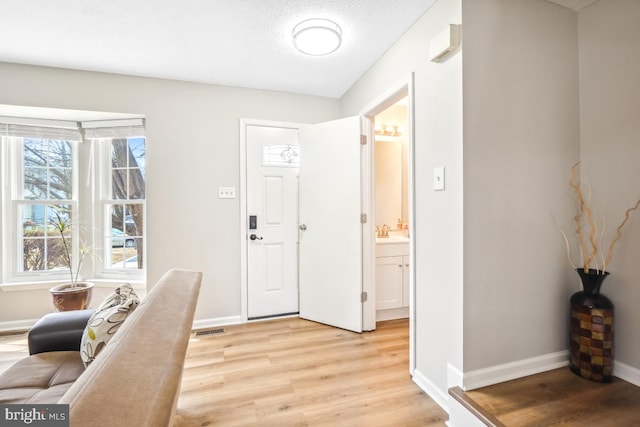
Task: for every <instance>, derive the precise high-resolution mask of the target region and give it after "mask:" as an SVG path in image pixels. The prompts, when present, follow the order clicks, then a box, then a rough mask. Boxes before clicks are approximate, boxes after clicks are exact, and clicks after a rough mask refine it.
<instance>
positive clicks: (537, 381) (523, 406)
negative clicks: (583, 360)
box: [462, 367, 640, 427]
mask: <svg viewBox="0 0 640 427" xmlns="http://www.w3.org/2000/svg"><path fill="white" fill-rule="evenodd" d="M462 395H463V398H465V397H466V398H467V399H470V400H471V402H470V403H471V404H472V405H473V404H475V405H476V408H477V409H479V410H480V411H481V412H482V413H483V414H484V415H485V416H487V418H488V422H487V424H488V425H493V426H496V427H502V426H518V427H539V426H547V427H550V426H563V427H573V426H575V427H633V426H640V387H636V386H635V385H633V384H631V383H628V382H626V381H623V380H621V379H619V378H614V379H613V382H612V383H609V384H601V383H596V382H593V381H589V380H586V379H584V378H581V377H579V376H577V375H575V374H574V373H572V372H571V371H570V370H569V368H568V367H567V368H561V369H555V370H552V371H547V372H542V373H540V374H536V375H531V376H528V377H524V378H519V379H516V380H513V381H507V382H504V383H501V384H496V385H492V386H489V387H483V388H480V389H477V390H472V391H468V392H466V393H464V392H462Z"/></svg>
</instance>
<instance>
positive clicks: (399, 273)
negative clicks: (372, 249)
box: [376, 236, 409, 322]
mask: <svg viewBox="0 0 640 427" xmlns="http://www.w3.org/2000/svg"><path fill="white" fill-rule="evenodd" d="M406 317H409V239H408V238H407V237H400V236H398V237H395V236H394V237H388V238H377V239H376V321H378V322H379V321H383V320H391V319H401V318H406Z"/></svg>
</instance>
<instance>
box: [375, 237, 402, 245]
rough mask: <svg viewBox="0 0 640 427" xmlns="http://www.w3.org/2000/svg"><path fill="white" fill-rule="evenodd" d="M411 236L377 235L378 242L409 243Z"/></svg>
mask: <svg viewBox="0 0 640 427" xmlns="http://www.w3.org/2000/svg"><path fill="white" fill-rule="evenodd" d="M408 242H409V238H408V237H404V236H389V237H376V244H385V243H408Z"/></svg>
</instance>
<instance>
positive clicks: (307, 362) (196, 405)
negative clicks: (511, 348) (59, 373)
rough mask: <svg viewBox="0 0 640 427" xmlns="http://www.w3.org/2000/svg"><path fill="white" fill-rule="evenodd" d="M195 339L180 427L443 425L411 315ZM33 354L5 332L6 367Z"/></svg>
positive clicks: (246, 329)
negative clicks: (416, 367)
mask: <svg viewBox="0 0 640 427" xmlns="http://www.w3.org/2000/svg"><path fill="white" fill-rule="evenodd" d="M224 329H225V332H224V334H220V335H209V336H199V337H194V338H192V340H191V341H190V343H189V348H188V351H187V359H186V361H185V370H184V375H183V379H182V388H181V392H180V397H179V401H178V410H177V414H176V420H175V425H176V427H185V426H194V427H197V426H225V427H231V426H261V427H262V426H277V427H285V426H350V427H351V426H367V427H374V426H390V427H399V426H407V427H409V426H438V427H441V426H444V425H445V421H446V420H447V419H448V415H447V414H446V413H445V412H444V411H443V410H442V409H441V408H440V407H439V406H438V405H437V404H436V403H435V402H434V401H433V400H431V399H430V398H429V397H428V396H427V395H426V394H424V393H423V392H422V391H421V390H420V389H419V388H418V386H417V385H416V384H415V383H413V381H412V380H411V377H410V375H409V331H408V321H407V320H395V321H388V322H381V323H379V324H378V329H377V330H376V331H375V332H367V333H363V334H356V333H352V332H348V331H344V330H342V329H336V328H331V327H329V326H325V325H322V324H318V323H314V322H309V321H306V320H302V319H298V318H289V319H280V320H273V321H266V322H256V323H248V324H243V325H234V326H229V327H225V328H224ZM27 355H28V350H27V344H26V334H22V335H16V336H0V372H2V371H3V370H4V369H6V368H8V367H9V366H11V365H12V364H13V363H14V362H15V361H17V360H19V359H20V358H22V357H25V356H27Z"/></svg>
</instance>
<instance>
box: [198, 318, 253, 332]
mask: <svg viewBox="0 0 640 427" xmlns="http://www.w3.org/2000/svg"><path fill="white" fill-rule="evenodd" d="M239 323H242V317H240V316H228V317H213V318H210V319H198V320H194V321H193V326H192V329H206V328H215V327H218V326H228V325H237V324H239Z"/></svg>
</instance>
